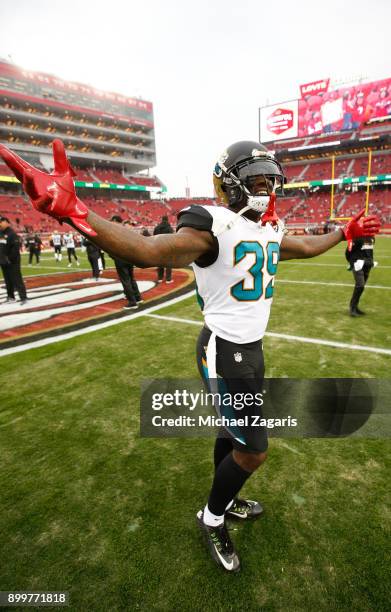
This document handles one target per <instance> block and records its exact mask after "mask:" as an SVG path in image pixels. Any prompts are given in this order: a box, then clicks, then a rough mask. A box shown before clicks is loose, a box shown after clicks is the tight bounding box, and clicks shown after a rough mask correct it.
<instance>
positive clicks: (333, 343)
mask: <svg viewBox="0 0 391 612" xmlns="http://www.w3.org/2000/svg"><path fill="white" fill-rule="evenodd" d="M146 316H148V317H151V318H154V319H162V320H164V321H173V322H175V323H188V324H189V325H203V321H195V320H193V319H181V318H179V317H170V316H165V315H156V314H149V313H148V314H146ZM265 336H268V337H270V338H278V339H281V340H292V341H295V342H304V343H305V344H317V345H322V346H331V347H333V348H340V349H348V350H354V351H366V352H369V353H379V354H381V355H391V349H383V348H380V347H376V346H365V345H362V344H348V343H347V342H336V341H334V340H324V339H323V338H308V337H306V336H293V335H290V334H278V333H276V332H266V333H265Z"/></svg>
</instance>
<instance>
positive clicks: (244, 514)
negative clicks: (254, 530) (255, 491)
mask: <svg viewBox="0 0 391 612" xmlns="http://www.w3.org/2000/svg"><path fill="white" fill-rule="evenodd" d="M262 513H263V508H262V506H261V504H260V503H259V502H256V501H253V500H251V499H239V498H236V499H234V502H233V504H232V506H231V507H230V508H229V509H228V510H227V511H226V513H225V515H226V516H228V517H229V518H235V519H241V520H244V519H254V518H258V517H259V516H260V515H261V514H262Z"/></svg>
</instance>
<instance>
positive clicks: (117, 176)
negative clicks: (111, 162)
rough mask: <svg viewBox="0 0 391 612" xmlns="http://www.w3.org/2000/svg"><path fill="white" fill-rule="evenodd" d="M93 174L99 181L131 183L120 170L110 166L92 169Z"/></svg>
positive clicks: (121, 183)
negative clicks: (108, 167)
mask: <svg viewBox="0 0 391 612" xmlns="http://www.w3.org/2000/svg"><path fill="white" fill-rule="evenodd" d="M94 174H95V176H96V177H97V179H98V180H99V181H101V182H102V183H115V184H118V185H131V184H132V183H131V182H130V181H128V180H127V179H126V178H125V177H124V175H123V174H121V172H119V171H118V170H113V169H112V168H110V169H106V168H97V169H96V170H94Z"/></svg>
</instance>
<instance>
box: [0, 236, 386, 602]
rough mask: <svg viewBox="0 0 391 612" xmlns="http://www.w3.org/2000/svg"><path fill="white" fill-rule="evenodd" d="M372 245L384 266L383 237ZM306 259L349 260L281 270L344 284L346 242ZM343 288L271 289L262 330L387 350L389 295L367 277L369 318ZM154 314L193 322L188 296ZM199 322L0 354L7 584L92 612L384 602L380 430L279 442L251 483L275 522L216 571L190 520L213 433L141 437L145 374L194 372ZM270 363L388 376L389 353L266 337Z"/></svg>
mask: <svg viewBox="0 0 391 612" xmlns="http://www.w3.org/2000/svg"><path fill="white" fill-rule="evenodd" d="M377 249H378V250H379V253H382V252H383V251H384V260H383V261H382V259H381V257H380V254H379V257H377V255H376V259H379V261H380V263H381V264H383V265H384V266H386V265H391V263H390V262H391V260H390V255H391V241H390V240H387V239H386V238H383V239H378V241H377ZM303 263H306V262H303ZM311 263H335V264H342V265H341V267H330V266H306V265H301V266H299V265H298V264H296V263H295V264H291V263H282V264H281V265H280V268H279V272H278V278H279V279H280V281H282V280H284V279H285V280H311V281H313V282H330V283H333V282H341V283H351V281H352V279H351V273H347V272H346V271H345V269H344V260H343V255H342V248H338V249H335V250H334V251H332V252H331V253H327V254H326V255H324V256H322V257H320V258H317V259H316V260H312V261H311ZM65 269H66V267H65ZM28 271H33V269H32V268H28ZM34 271H35V270H34ZM389 278H390V275H389V269H388V268H384V267H383V268H382V267H379V268H378V269H376V270H374V271H373V274H372V275H371V278H370V283H371V284H377V285H383V286H390V283H389ZM350 293H351V289H350V288H348V287H337V286H333V285H330V286H326V285H301V284H288V283H286V284H284V283H283V282H280V283H278V282H277V283H276V291H275V301H274V304H273V308H272V317H271V320H270V324H269V331H275V332H279V333H287V334H296V335H302V336H311V337H316V338H326V339H329V340H338V341H342V342H346V343H359V344H369V345H371V346H377V347H383V348H386V347H389V340H388V338H387V329H389V319H388V317H389V307H387V303H388V304H389V290H388V289H369V288H368V289H367V290H366V291H365V293H364V296H363V300H362V307H363V308H364V309H366V310H367V311H368V315H367V317H365V318H363V319H359V320H356V319H350V317H349V316H347V314H346V312H347V303H348V301H349V298H350ZM159 314H164V315H169V316H176V317H180V318H189V319H201V317H200V313H199V311H198V307H197V305H196V303H195V299H194V298H191V299H188V300H185V301H183V302H180V303H178V304H176V305H175V306H172V307H166V308H162V309H161V310H160V311H159ZM387 325H388V328H387ZM198 332H199V329H198V327H196V326H193V325H187V324H180V323H174V322H169V321H163V320H158V319H152V318H146V317H145V318H144V317H143V318H139V319H136V320H134V321H130V322H128V323H124V324H121V325H119V326H114V327H112V328H107V329H104V330H101V331H99V332H94V333H91V334H88V335H85V336H81V337H77V338H74V339H72V340H68V341H64V342H60V343H56V344H52V345H48V346H45V347H42V348H39V349H35V350H30V351H27V352H25V353H19V354H16V355H12V356H9V357H4V358H2V359H1V361H0V367H1V378H0V381H1V387H0V407H1V413H0V438H1V449H2V470H1V476H0V484H1V491H2V511H1V518H0V528H1V532H2V563H1V569H0V586H1V589H2V590H6V589H7V590H22V589H29V590H37V589H40V590H61V589H63V590H68V591H69V592H70V597H71V609H72V610H83V611H84V610H131V609H139V610H147V609H156V610H167V611H171V610H173V609H180V610H194V609H200V610H201V609H202V610H234V611H236V610H238V611H239V610H243V609H246V610H250V611H252V610H254V611H255V610H270V611H274V610H290V611H291V610H292V611H295V610H311V611H312V610H313V609H314V608H316V609H318V610H325V611H326V610H327V611H330V610H360V611H361V610H376V611H377V610H386V609H387V608H388V603H389V597H390V593H389V590H387V589H389V586H388V585H389V584H390V580H389V578H390V577H389V565H387V560H386V550H387V536H388V535H389V526H390V510H389V486H388V480H389V470H390V459H389V449H390V445H389V441H388V440H367V439H354V440H353V439H349V438H348V439H339V440H292V439H289V440H282V439H276V438H273V439H271V442H270V456H269V459H268V461H267V462H266V464H265V466H264V468H262V469H261V470H260V471H259V472H258V473H256V474H255V475H254V476H253V477H252V478H251V479H250V480H249V481H248V483H247V485H246V489H245V492H246V494H247V495H248V496H249V497H252V498H255V499H257V498H259V499H261V500H262V501H263V503H264V505H265V508H266V512H265V516H264V517H262V518H261V519H260V520H259V521H257V522H254V523H247V524H239V525H237V526H236V525H235V531H233V532H232V537H233V539H234V540H235V542H236V544H237V547H238V549H239V552H240V554H241V557H242V562H243V571H242V573H241V574H239V575H237V576H230V575H226V574H224V573H222V572H221V571H219V569H218V568H216V567H215V566H214V565H213V563H212V561H211V560H210V559H209V557H208V554H207V552H206V550H204V547H203V543H202V542H201V540H200V537H199V534H198V532H197V529H196V526H195V512H196V510H198V509H199V508H200V507H201V506H202V505H203V504H204V503H205V498H206V496H207V493H208V488H209V486H210V479H211V474H212V447H213V441H212V440H205V439H202V440H194V439H193V440H189V439H186V440H173V439H170V440H164V439H141V438H140V437H139V435H138V427H139V414H138V410H139V408H138V404H139V389H140V380H141V378H143V377H145V375H147V376H148V377H151V378H153V377H156V378H163V377H175V376H178V375H180V376H181V377H182V378H186V377H192V378H194V377H196V376H197V370H196V365H195V360H194V346H195V340H196V336H197V334H198ZM265 357H266V366H267V375H268V376H292V377H293V376H294V377H303V378H304V377H309V378H311V377H316V376H352V377H361V376H369V377H380V378H381V377H383V378H385V377H387V376H389V371H390V357H389V356H387V355H381V354H373V353H365V352H363V351H357V350H355V351H353V350H348V349H336V348H332V347H326V346H320V345H309V344H302V343H298V342H291V341H287V340H282V339H276V338H272V337H268V338H266V339H265Z"/></svg>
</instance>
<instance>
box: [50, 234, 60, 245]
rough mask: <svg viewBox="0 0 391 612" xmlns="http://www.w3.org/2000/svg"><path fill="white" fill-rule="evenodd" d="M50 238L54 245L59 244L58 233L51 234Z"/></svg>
mask: <svg viewBox="0 0 391 612" xmlns="http://www.w3.org/2000/svg"><path fill="white" fill-rule="evenodd" d="M52 240H53V244H54V246H61V235H60V234H53V236H52Z"/></svg>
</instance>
